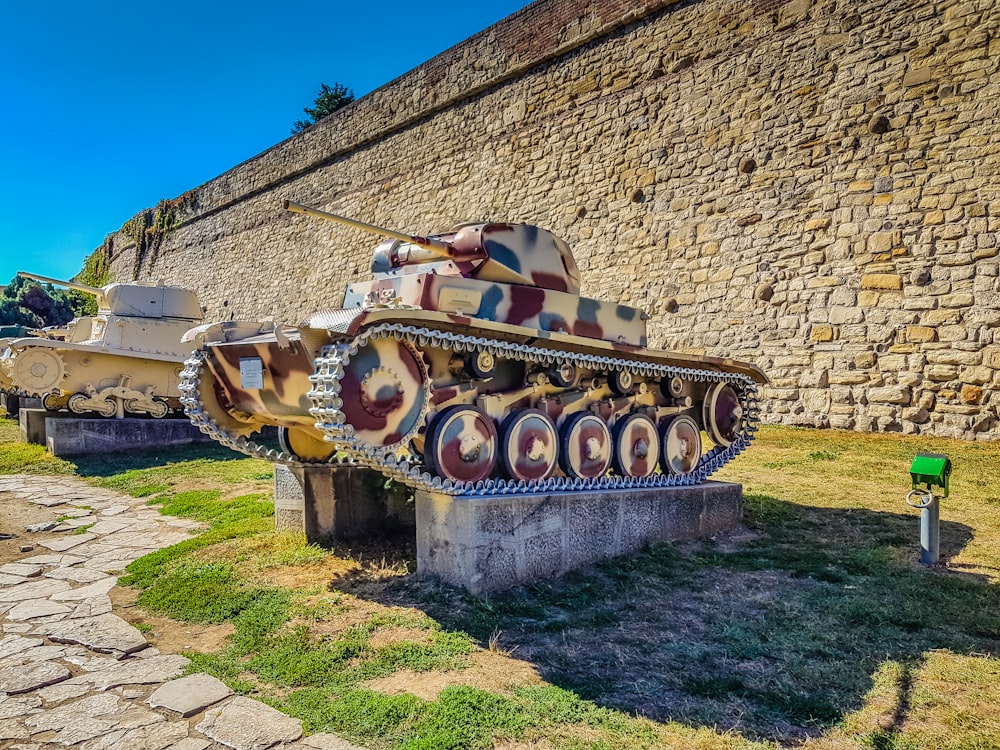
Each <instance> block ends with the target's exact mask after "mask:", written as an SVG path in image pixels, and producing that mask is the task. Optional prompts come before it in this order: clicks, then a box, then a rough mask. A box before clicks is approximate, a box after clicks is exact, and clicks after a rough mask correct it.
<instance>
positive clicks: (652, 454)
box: [611, 414, 660, 477]
mask: <svg viewBox="0 0 1000 750" xmlns="http://www.w3.org/2000/svg"><path fill="white" fill-rule="evenodd" d="M611 437H612V445H613V446H614V453H613V454H612V465H613V466H614V468H615V471H616V472H617V473H618V474H620V475H621V476H623V477H648V476H649V475H650V474H652V473H653V472H654V471H655V470H656V462H657V459H658V457H659V455H660V436H659V433H657V431H656V425H655V424H653V420H652V419H650V418H649V417H647V416H646V415H645V414H630V415H629V416H627V417H624V418H623V419H619V420H618V421H617V422H615V426H614V428H612V431H611Z"/></svg>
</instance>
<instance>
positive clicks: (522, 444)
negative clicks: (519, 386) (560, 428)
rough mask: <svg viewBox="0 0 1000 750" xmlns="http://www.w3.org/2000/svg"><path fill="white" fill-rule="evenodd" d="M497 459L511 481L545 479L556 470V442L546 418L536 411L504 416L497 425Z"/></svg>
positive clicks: (556, 439) (553, 425)
mask: <svg viewBox="0 0 1000 750" xmlns="http://www.w3.org/2000/svg"><path fill="white" fill-rule="evenodd" d="M500 445H501V451H500V457H501V459H503V466H504V469H505V470H506V471H507V476H509V477H510V478H511V479H523V480H525V481H529V482H530V481H535V480H539V479H547V478H548V477H550V476H552V472H553V471H555V469H556V457H557V456H558V454H559V439H558V437H557V436H556V426H555V424H553V422H552V419H551V418H549V415H548V414H546V413H545V412H543V411H539V410H538V409H522V410H521V411H516V412H514V413H513V414H508V415H507V418H506V419H504V421H503V424H502V425H501V426H500Z"/></svg>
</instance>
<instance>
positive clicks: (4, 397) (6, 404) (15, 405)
mask: <svg viewBox="0 0 1000 750" xmlns="http://www.w3.org/2000/svg"><path fill="white" fill-rule="evenodd" d="M20 408H21V397H20V396H18V395H17V394H16V393H7V392H6V391H4V392H0V409H2V410H3V411H4V412H6V414H7V416H8V417H13V418H14V419H17V413H18V411H19V410H20Z"/></svg>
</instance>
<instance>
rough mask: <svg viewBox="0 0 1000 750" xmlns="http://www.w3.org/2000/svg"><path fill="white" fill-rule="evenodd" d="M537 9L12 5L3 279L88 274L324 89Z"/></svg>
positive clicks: (3, 34) (400, 69) (517, 2)
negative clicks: (127, 234)
mask: <svg viewBox="0 0 1000 750" xmlns="http://www.w3.org/2000/svg"><path fill="white" fill-rule="evenodd" d="M528 4H529V3H528V0H488V1H487V2H478V3H477V2H468V1H467V0H465V1H459V0H438V1H437V2H435V3H426V4H424V3H412V2H399V0H382V1H381V2H368V3H364V2H362V3H355V2H351V3H346V2H331V1H330V0H327V2H317V1H316V0H299V1H298V2H273V1H272V2H262V1H261V0H243V2H236V1H235V0H225V1H224V2H214V1H213V0H201V2H193V1H192V0H173V1H172V2H170V3H151V2H124V0H87V2H80V0H72V1H70V0H48V1H46V2H37V3H35V2H26V1H25V0H15V2H10V3H3V6H4V7H3V12H2V23H0V97H2V98H0V102H2V108H0V285H3V284H6V283H8V282H9V281H10V279H11V278H13V276H14V274H15V273H16V272H17V271H18V270H25V271H34V272H35V273H41V274H44V275H46V276H55V277H58V278H69V277H70V276H72V275H73V274H75V273H77V272H78V271H79V270H80V268H81V266H82V264H83V259H84V257H85V256H86V255H88V254H90V253H91V252H92V251H93V250H94V248H96V247H97V246H99V245H100V244H101V242H102V241H103V240H104V237H105V236H106V235H107V234H108V233H109V232H112V231H114V230H116V229H118V228H119V227H120V226H121V225H122V224H123V223H125V222H126V221H127V220H128V219H129V218H131V217H132V216H133V215H134V214H135V213H137V212H138V211H140V210H142V209H143V208H147V207H150V206H154V205H156V203H157V202H158V201H159V200H161V199H164V198H174V197H176V196H178V195H180V194H181V193H183V192H185V191H187V190H190V189H191V188H194V187H197V186H198V185H200V184H202V183H204V182H206V181H208V180H210V179H211V178H213V177H215V176H216V175H219V174H221V173H222V172H225V171H226V170H227V169H229V168H231V167H233V166H235V165H237V164H239V163H240V162H242V161H245V160H246V159H249V158H250V157H252V156H254V155H255V154H258V153H260V152H261V151H264V150H265V149H267V148H269V147H270V146H272V145H274V144H275V143H278V142H280V141H282V140H284V139H285V138H287V137H288V136H289V135H290V134H291V126H292V123H293V122H294V121H295V120H298V119H301V118H303V117H304V116H305V115H304V114H303V112H302V108H303V107H306V106H312V103H313V100H314V99H315V97H316V94H317V92H318V91H319V88H320V84H321V83H327V84H330V85H332V84H334V83H342V84H344V85H345V86H347V87H349V88H351V89H353V91H354V94H355V96H356V97H358V98H360V97H361V96H363V95H364V94H366V93H368V92H370V91H373V90H374V89H377V88H378V87H379V86H381V85H383V84H385V83H388V82H389V81H391V80H392V79H393V78H396V77H397V76H399V75H402V74H403V73H405V72H406V71H408V70H410V69H412V68H414V67H416V66H417V65H419V64H420V63H422V62H424V61H425V60H429V59H430V58H432V57H434V56H435V55H437V54H438V53H439V52H442V51H444V50H446V49H448V48H449V47H451V46H453V45H455V44H457V43H459V42H460V41H462V40H463V39H465V38H467V37H469V36H471V35H473V34H475V33H476V32H478V31H481V30H482V29H484V28H486V27H487V26H489V25H491V24H493V23H495V22H496V21H499V20H500V19H502V18H504V17H506V16H508V15H510V14H511V13H513V12H514V11H516V10H518V9H519V8H521V7H524V6H525V5H528Z"/></svg>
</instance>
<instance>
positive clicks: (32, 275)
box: [17, 271, 104, 297]
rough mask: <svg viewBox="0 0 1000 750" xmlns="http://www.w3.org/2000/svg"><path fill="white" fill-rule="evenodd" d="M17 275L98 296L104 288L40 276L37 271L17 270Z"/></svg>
mask: <svg viewBox="0 0 1000 750" xmlns="http://www.w3.org/2000/svg"><path fill="white" fill-rule="evenodd" d="M17 275H18V276H23V277H24V278H26V279H34V280H35V281H44V282H45V283H46V284H55V285H57V286H64V287H68V288H69V289H75V290H76V291H78V292H86V293H87V294H93V295H96V296H98V297H103V296H104V290H103V289H101V288H100V287H97V286H87V285H86V284H77V283H76V282H75V281H63V280H62V279H53V278H50V277H48V276H42V275H41V274H37V273H28V272H27V271H18V272H17Z"/></svg>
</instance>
